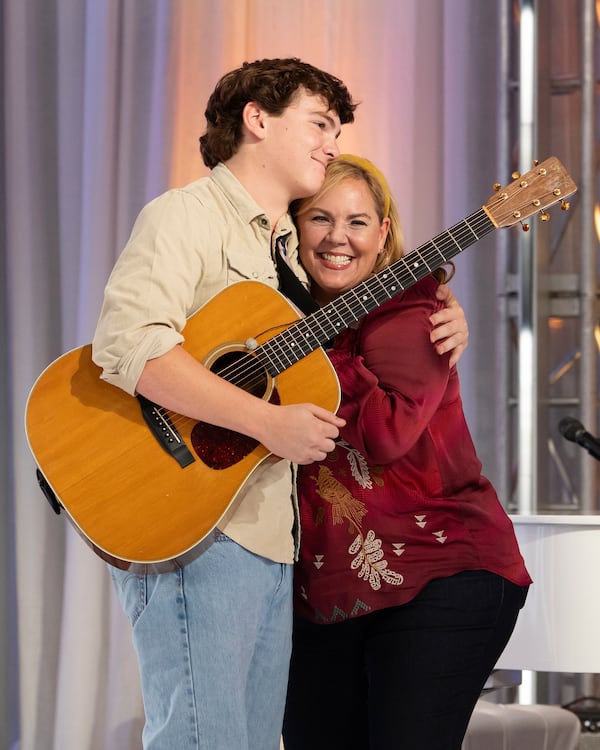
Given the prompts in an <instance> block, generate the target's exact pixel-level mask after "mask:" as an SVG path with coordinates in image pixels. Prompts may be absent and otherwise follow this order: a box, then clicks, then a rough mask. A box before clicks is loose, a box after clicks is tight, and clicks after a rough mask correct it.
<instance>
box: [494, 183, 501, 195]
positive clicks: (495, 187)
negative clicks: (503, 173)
mask: <svg viewBox="0 0 600 750" xmlns="http://www.w3.org/2000/svg"><path fill="white" fill-rule="evenodd" d="M501 187H502V185H501V184H500V183H499V182H495V183H494V192H495V193H497V192H498V190H500V188H501Z"/></svg>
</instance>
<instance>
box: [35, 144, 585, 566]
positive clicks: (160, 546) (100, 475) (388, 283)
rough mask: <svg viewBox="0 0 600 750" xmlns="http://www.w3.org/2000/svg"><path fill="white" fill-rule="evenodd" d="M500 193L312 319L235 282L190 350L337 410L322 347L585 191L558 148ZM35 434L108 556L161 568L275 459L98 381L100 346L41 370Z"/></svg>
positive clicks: (64, 504) (71, 505) (72, 508)
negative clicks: (480, 246) (503, 234)
mask: <svg viewBox="0 0 600 750" xmlns="http://www.w3.org/2000/svg"><path fill="white" fill-rule="evenodd" d="M496 187H497V188H498V189H497V190H496V192H495V193H494V195H493V196H492V197H491V198H490V199H489V200H488V202H487V203H486V204H485V205H484V206H483V207H481V208H480V209H479V210H477V211H475V212H474V213H472V214H471V215H470V216H468V217H467V218H465V219H463V220H462V221H460V222H458V223H457V224H455V225H454V226H452V227H451V228H450V229H448V230H447V231H445V232H442V233H441V234H439V235H437V236H436V237H434V238H433V239H432V240H431V241H430V242H427V243H426V244H424V245H422V246H421V247H419V248H417V249H416V250H413V251H412V252H410V253H409V254H407V255H405V256H404V257H403V258H401V259H400V260H397V261H395V262H394V263H393V264H391V265H390V266H388V267H387V268H385V269H384V270H382V271H380V272H379V273H377V274H376V275H373V276H371V277H370V278H368V279H367V280H366V281H363V282H362V283H360V284H358V285H357V286H356V287H354V288H353V289H351V290H350V291H348V292H346V293H344V294H343V295H341V296H340V297H339V298H338V299H336V300H335V301H334V302H331V303H329V304H328V305H325V306H324V307H321V308H320V309H318V310H317V311H316V312H314V313H312V314H310V315H308V316H307V317H298V314H297V312H296V310H295V308H294V307H293V306H292V305H291V304H290V303H289V302H288V300H287V299H286V298H285V297H283V296H282V295H281V294H280V293H279V292H277V291H275V290H273V289H271V288H270V287H268V286H266V285H264V284H261V283H260V282H254V281H243V282H240V283H237V284H234V285H233V286H230V287H228V288H226V289H224V290H223V291H222V292H220V293H219V294H217V295H216V296H215V297H214V298H213V299H212V300H211V301H209V302H208V303H207V304H206V305H204V306H203V307H202V308H200V309H199V310H198V311H197V312H196V313H195V314H194V315H193V316H192V317H191V318H190V319H189V320H188V321H187V323H186V326H185V329H184V337H185V342H184V344H183V346H184V347H185V348H186V349H187V350H188V351H189V352H190V353H191V354H192V355H193V356H194V357H196V358H197V360H199V361H200V362H202V363H203V364H204V365H205V366H207V367H209V368H210V369H211V370H212V371H214V372H215V373H217V374H218V375H219V376H221V377H223V378H225V379H226V380H228V381H230V382H232V383H234V384H235V385H237V386H239V387H241V388H244V389H245V390H247V391H249V392H251V393H253V394H255V395H256V396H258V397H260V398H263V399H268V400H271V401H273V402H275V403H280V404H293V403H303V402H312V403H315V404H318V405H319V406H322V407H324V408H326V409H329V410H330V411H335V410H336V409H337V407H338V405H339V398H340V392H339V385H338V381H337V378H336V376H335V372H334V370H333V368H332V367H331V364H330V363H329V360H328V358H327V356H326V354H325V352H324V351H323V349H322V348H321V347H322V345H323V344H324V343H325V342H327V341H329V340H330V339H331V338H333V337H334V336H335V335H336V334H337V333H339V332H340V331H342V330H344V329H345V328H347V327H348V326H350V325H351V324H352V323H354V322H356V321H358V320H359V319H360V318H362V317H363V316H365V315H367V313H368V312H370V311H371V310H374V309H375V308H377V307H379V306H380V305H382V304H383V303H384V302H386V301H387V300H389V299H390V298H391V297H393V296H395V295H397V294H399V293H401V292H402V291H403V290H405V289H407V288H408V287H410V286H411V285H412V284H414V283H416V282H417V281H418V280H419V279H421V278H423V277H424V276H426V275H428V274H429V273H431V272H432V271H433V270H435V269H436V268H439V267H440V266H442V265H443V264H444V263H446V262H448V261H450V260H452V258H454V257H455V256H456V255H458V253H460V252H461V251H462V250H464V249H465V248H467V247H468V246H470V245H472V244H474V243H475V242H477V241H478V240H480V239H481V238H482V237H484V236H485V235H487V234H488V233H490V232H492V231H493V230H495V229H498V228H501V227H510V226H513V225H515V224H518V223H519V222H522V221H523V220H524V219H526V218H527V217H529V216H531V215H532V214H534V213H536V212H542V218H547V214H546V213H545V211H546V209H547V208H549V207H550V206H552V205H553V204H555V203H557V202H559V201H563V207H566V205H567V204H566V202H565V199H566V198H567V197H568V196H569V195H571V194H572V193H574V192H575V190H576V189H577V188H576V185H575V183H574V182H573V180H572V179H571V177H570V176H569V174H568V173H567V171H566V169H565V168H564V166H563V165H562V164H561V163H560V161H559V160H558V159H556V158H555V157H551V158H549V159H547V160H546V161H544V162H542V163H540V164H537V165H536V166H535V167H534V169H532V170H531V171H530V172H528V173H527V174H525V175H522V176H517V177H516V179H514V181H513V182H511V184H510V185H508V186H507V187H505V188H503V189H500V188H499V187H498V186H496ZM26 432H27V437H28V440H29V445H30V448H31V451H32V453H33V456H34V458H35V461H36V463H37V466H38V467H39V468H38V470H37V473H38V480H39V483H40V486H41V488H42V490H43V491H44V493H45V495H46V497H47V498H48V500H49V501H50V502H51V504H52V506H53V508H54V509H55V510H56V512H60V511H61V510H62V509H64V511H65V512H66V514H67V516H68V518H69V519H70V520H71V521H72V523H73V524H74V525H75V527H76V528H77V530H78V531H79V532H80V533H81V535H82V536H83V538H84V539H85V540H86V541H87V542H88V543H89V544H90V546H91V547H92V548H93V549H94V551H95V552H96V553H97V554H98V555H100V557H102V558H103V559H104V560H107V561H108V562H110V563H112V564H114V565H116V566H118V567H121V568H124V569H137V570H146V571H161V570H168V569H172V568H173V567H176V566H180V565H182V564H185V563H186V562H187V561H188V560H190V559H192V558H193V556H194V555H195V554H197V550H198V547H199V545H200V543H201V542H202V541H203V540H204V539H205V538H206V536H207V535H208V534H209V533H210V532H211V531H212V529H214V528H215V526H216V525H217V524H218V522H219V520H220V519H221V518H222V516H223V515H224V513H225V512H226V511H227V509H228V508H229V507H230V506H231V504H232V502H233V501H234V500H235V498H236V497H237V496H238V494H239V493H240V491H241V489H242V488H243V487H244V484H245V483H246V481H247V480H248V478H249V477H250V476H251V475H252V473H253V472H255V471H256V469H257V468H258V467H259V466H260V465H261V463H262V462H263V461H264V460H265V459H266V458H267V457H268V456H269V455H270V454H269V451H268V450H267V449H266V448H265V447H264V446H263V445H261V444H260V443H258V442H256V441H254V440H252V439H251V438H248V437H247V436H244V435H240V434H238V433H235V432H232V431H228V430H225V429H222V428H220V427H216V426H214V425H210V424H206V423H202V422H198V421H196V420H193V419H189V418H187V417H185V416H182V415H178V414H174V413H172V412H168V411H166V410H165V409H163V408H162V407H161V406H160V405H158V404H155V403H152V402H150V401H148V400H147V399H145V398H142V397H139V396H138V397H137V398H136V397H133V396H130V395H129V394H127V393H125V392H124V391H121V390H120V389H119V388H116V387H115V386H113V385H110V384H108V383H106V382H104V381H103V380H101V379H100V369H99V368H98V367H97V366H96V365H95V364H94V362H93V361H92V359H91V346H90V345H87V346H83V347H81V348H78V349H75V350H73V351H70V352H68V353H67V354H64V355H63V356H61V357H59V358H58V359H57V360H56V361H55V362H53V363H52V364H51V365H50V366H49V367H48V368H47V369H46V370H45V371H44V372H43V373H42V374H41V375H40V376H39V378H38V379H37V381H36V383H35V384H34V386H33V388H32V390H31V393H30V395H29V399H28V403H27V408H26Z"/></svg>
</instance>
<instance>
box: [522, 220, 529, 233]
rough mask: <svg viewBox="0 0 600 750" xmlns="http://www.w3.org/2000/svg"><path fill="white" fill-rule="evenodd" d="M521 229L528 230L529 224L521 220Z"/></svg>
mask: <svg viewBox="0 0 600 750" xmlns="http://www.w3.org/2000/svg"><path fill="white" fill-rule="evenodd" d="M521 229H522V230H523V231H524V232H528V231H529V224H528V223H527V222H523V221H522V222H521Z"/></svg>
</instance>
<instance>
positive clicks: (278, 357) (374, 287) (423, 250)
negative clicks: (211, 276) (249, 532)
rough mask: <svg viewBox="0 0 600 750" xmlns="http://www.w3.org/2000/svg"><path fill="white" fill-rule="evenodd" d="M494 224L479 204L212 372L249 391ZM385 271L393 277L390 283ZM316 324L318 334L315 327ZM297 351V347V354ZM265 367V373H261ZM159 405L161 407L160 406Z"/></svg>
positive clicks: (495, 203)
mask: <svg viewBox="0 0 600 750" xmlns="http://www.w3.org/2000/svg"><path fill="white" fill-rule="evenodd" d="M549 195H550V194H549ZM557 200H558V199H557ZM555 202H557V201H555ZM505 203H506V198H505V197H502V194H500V195H499V196H498V198H497V199H496V200H494V199H490V201H488V203H487V204H486V207H487V208H488V210H489V211H490V213H491V214H492V215H493V213H494V208H495V207H496V206H502V205H503V204H505ZM536 210H538V209H536ZM531 213H533V212H531ZM517 221H518V219H517V218H515V222H514V223H516V222H517ZM495 228H496V226H495V225H494V223H493V222H492V221H491V219H490V218H489V216H488V214H487V213H486V211H485V210H484V209H483V208H481V209H479V210H478V211H476V212H475V213H473V214H471V215H470V216H468V217H467V218H466V219H463V220H462V221H461V222H458V223H457V224H455V225H454V226H452V227H450V229H447V230H446V231H444V232H442V233H440V234H439V235H437V236H435V237H434V238H433V239H432V240H430V241H429V242H427V243H425V244H424V245H421V246H419V247H417V248H416V249H414V250H412V251H411V252H409V253H407V254H406V255H405V256H403V257H402V258H400V259H399V260H397V261H395V262H394V263H393V264H391V265H390V266H388V267H387V268H386V269H384V270H382V271H380V272H379V273H378V274H376V275H375V276H372V277H370V278H369V279H367V280H365V281H363V282H361V284H359V285H358V286H357V287H355V288H354V289H351V290H349V291H348V292H346V293H345V294H343V295H342V296H341V297H340V298H338V299H337V300H335V301H334V302H332V303H329V304H328V305H326V306H325V307H323V308H321V309H320V310H317V311H316V312H314V313H312V314H311V315H309V316H307V317H305V318H301V319H299V320H298V321H296V322H295V323H294V324H292V325H291V326H290V327H289V328H288V329H286V330H285V331H282V332H281V333H279V334H276V335H275V336H273V337H272V338H271V339H268V340H267V341H266V342H264V343H263V344H261V345H260V346H259V348H258V349H257V350H255V352H253V353H249V352H240V357H239V359H237V360H236V361H235V362H234V363H232V364H229V365H227V366H226V367H224V368H223V369H222V370H218V369H217V370H215V372H216V374H218V375H219V376H220V377H223V378H225V379H226V380H228V381H229V382H232V383H234V384H235V385H237V386H239V387H241V388H244V389H245V390H249V391H250V392H252V390H257V389H258V387H259V386H261V385H262V384H263V383H265V382H266V381H268V376H270V377H271V378H274V377H276V376H277V375H278V374H280V373H281V372H283V371H284V370H286V369H288V368H289V367H290V366H292V365H293V364H295V363H296V362H298V361H299V360H300V359H302V358H303V357H305V356H306V355H307V354H310V353H311V352H312V351H314V350H315V349H317V348H318V347H319V346H320V345H322V344H324V343H326V342H327V341H328V340H329V339H331V338H332V337H333V336H335V335H336V334H337V333H339V332H340V331H341V330H344V329H345V328H347V327H348V326H349V325H351V323H352V322H355V321H358V320H360V318H362V317H364V316H365V315H366V314H367V313H368V312H370V311H371V310H372V309H374V308H375V307H378V306H380V305H381V304H383V302H385V301H387V300H388V299H391V298H392V297H393V296H395V295H396V294H398V293H399V292H401V291H404V290H405V289H407V288H408V287H410V286H412V284H414V283H415V282H416V281H419V280H420V279H421V278H423V277H424V276H426V275H427V274H429V273H431V272H432V271H434V270H436V269H437V268H439V267H441V266H443V265H444V263H446V262H448V261H450V260H451V259H452V258H453V257H455V256H456V255H458V254H459V253H460V252H462V251H463V250H465V249H466V248H467V247H469V246H470V245H471V244H473V243H474V242H476V241H478V240H479V239H481V238H482V237H483V236H485V235H486V234H488V233H489V232H490V231H492V230H494V229H495ZM415 256H416V257H415ZM423 267H424V268H425V269H426V270H424V269H423ZM390 277H391V278H392V283H389V278H390ZM341 307H344V308H345V310H346V312H345V313H342V311H341V310H340V309H339V308H341ZM311 325H312V328H311ZM315 327H317V328H319V329H320V332H321V333H320V335H319V334H315V333H314V328H315ZM282 342H283V343H282ZM286 351H287V352H288V354H287V355H286ZM297 351H299V352H300V353H299V354H297ZM262 354H264V355H265V357H264V358H265V360H266V362H263V361H262V360H261V359H260V357H261V355H262ZM290 355H292V356H290ZM270 364H271V365H272V364H276V367H275V371H274V372H271V371H269V365H270ZM265 371H266V373H268V376H267V375H265ZM158 408H159V409H162V407H158ZM165 411H168V410H165ZM172 415H173V418H174V422H177V421H178V420H183V421H187V420H188V419H189V418H188V417H185V416H183V415H176V414H175V413H172ZM193 421H197V420H193Z"/></svg>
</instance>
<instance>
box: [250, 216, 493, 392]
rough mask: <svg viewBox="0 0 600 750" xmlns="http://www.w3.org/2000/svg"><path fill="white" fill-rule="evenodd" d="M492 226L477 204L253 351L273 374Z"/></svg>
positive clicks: (417, 278)
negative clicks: (477, 208) (435, 233)
mask: <svg viewBox="0 0 600 750" xmlns="http://www.w3.org/2000/svg"><path fill="white" fill-rule="evenodd" d="M495 228H496V227H495V226H494V224H493V222H492V221H491V220H490V218H489V217H488V215H487V214H486V212H485V211H484V210H483V208H481V209H479V210H478V211H476V212H475V213H473V214H471V215H470V216H468V217H467V218H466V219H463V220H462V221H460V222H459V223H458V224H455V225H454V226H452V227H450V229H447V230H446V231H445V232H442V233H441V234H438V235H437V236H436V237H434V238H433V239H432V240H430V241H429V242H426V243H425V244H424V245H421V246H420V247H418V248H417V249H416V250H413V251H412V252H410V253H409V254H408V255H406V256H404V257H402V258H400V259H399V260H397V261H395V262H394V263H391V264H390V265H389V266H387V267H386V268H384V269H383V270H382V271H380V272H379V273H377V274H375V275H374V276H370V277H369V278H368V279H366V280H365V281H362V282H361V283H360V284H358V285H357V286H355V287H353V288H352V289H350V290H349V291H347V292H345V293H344V294H342V295H341V296H340V297H338V298H337V299H336V300H334V301H333V302H330V303H329V304H327V305H325V306H323V307H322V308H320V309H319V310H317V311H316V312H314V313H312V314H311V315H307V316H306V317H305V318H301V319H300V320H298V321H297V322H295V323H294V324H293V325H291V326H290V327H289V328H287V329H286V330H285V331H283V332H282V333H280V334H277V335H276V336H273V338H271V339H269V340H268V341H266V342H265V343H264V344H262V345H261V346H260V347H258V349H256V351H255V352H254V354H255V355H256V356H257V357H258V359H259V360H260V362H261V363H262V365H263V366H264V367H265V368H266V369H267V371H268V372H269V374H270V375H271V376H273V377H275V376H276V375H278V374H279V373H281V372H283V371H284V370H287V369H288V367H291V366H292V365H293V364H295V363H296V362H298V361H299V360H301V359H302V358H303V357H305V356H306V355H307V354H310V353H311V352H312V351H314V350H315V349H317V348H318V347H319V346H322V345H323V344H325V343H326V342H327V341H329V340H330V339H332V338H333V337H335V336H336V335H337V334H338V333H340V332H341V331H343V330H345V329H346V328H348V327H349V326H350V325H352V323H355V322H356V321H358V320H360V319H361V318H363V317H364V316H365V315H367V314H368V313H369V312H371V311H372V310H375V309H376V308H378V307H380V306H381V305H382V304H383V303H384V302H387V301H388V300H389V299H391V298H392V297H394V296H396V295H397V294H400V293H401V292H403V291H404V290H405V289H408V288H409V287H410V286H412V285H413V284H416V283H417V281H420V280H421V279H423V278H425V276H427V275H428V274H430V273H431V272H432V271H435V270H436V268H440V267H441V266H443V265H444V263H447V262H448V261H450V260H452V258H454V257H456V256H457V255H458V254H459V253H460V252H462V251H463V250H464V249H465V248H467V247H469V246H470V245H472V244H474V243H475V242H477V241H478V240H480V239H481V238H482V237H484V236H485V235H486V234H488V233H489V232H491V231H493V230H494V229H495Z"/></svg>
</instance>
